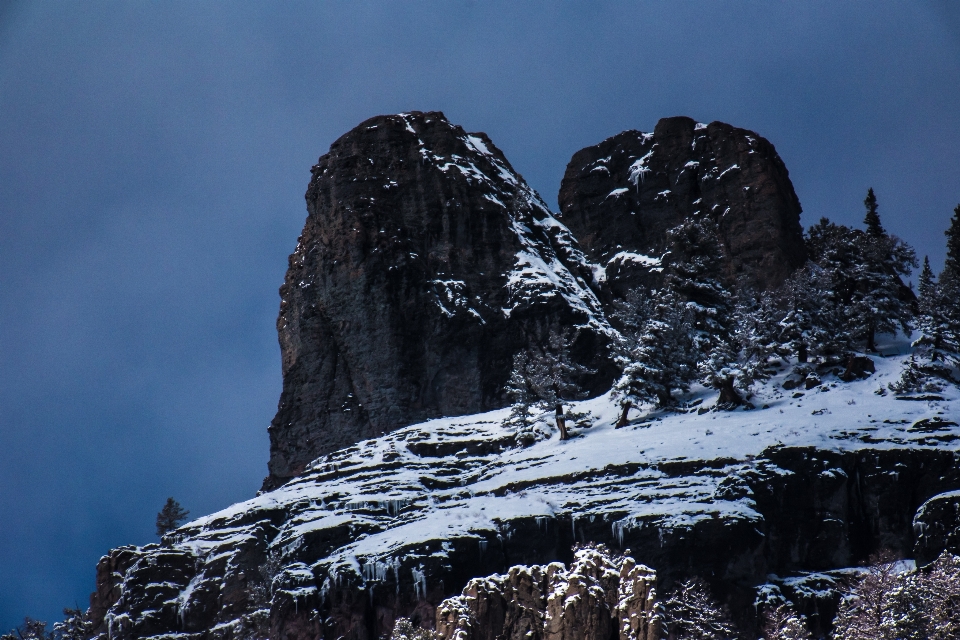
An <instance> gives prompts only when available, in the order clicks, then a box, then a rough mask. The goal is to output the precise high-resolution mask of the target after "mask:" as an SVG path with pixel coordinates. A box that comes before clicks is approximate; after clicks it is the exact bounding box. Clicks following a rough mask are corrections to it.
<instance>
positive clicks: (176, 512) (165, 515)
mask: <svg viewBox="0 0 960 640" xmlns="http://www.w3.org/2000/svg"><path fill="white" fill-rule="evenodd" d="M188 515H190V512H189V511H187V510H185V509H184V508H183V507H181V506H180V503H179V502H177V501H176V500H174V499H173V498H167V502H166V504H164V505H163V508H162V509H160V513H158V514H157V535H158V536H160V537H161V538H162V537H163V536H165V535H166V534H168V533H170V532H171V531H173V530H174V529H176V528H177V527H179V526H180V525H181V524H183V523H184V522H186V521H187V516H188Z"/></svg>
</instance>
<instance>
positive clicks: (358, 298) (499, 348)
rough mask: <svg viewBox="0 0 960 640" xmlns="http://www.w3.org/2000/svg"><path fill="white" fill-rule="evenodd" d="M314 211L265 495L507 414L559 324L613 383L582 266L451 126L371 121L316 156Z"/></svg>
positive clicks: (292, 295) (569, 241) (483, 150)
mask: <svg viewBox="0 0 960 640" xmlns="http://www.w3.org/2000/svg"><path fill="white" fill-rule="evenodd" d="M306 200H307V210H308V213H309V215H308V217H307V221H306V224H305V225H304V229H303V233H302V235H301V236H300V239H299V242H298V244H297V248H296V251H295V252H294V253H293V255H291V256H290V268H289V271H288V272H287V276H286V279H285V281H284V284H283V286H282V287H281V289H280V294H281V299H282V301H281V305H280V317H279V319H278V320H277V329H278V331H279V334H280V346H281V352H282V359H283V381H284V383H283V393H282V395H281V397H280V403H279V409H278V411H277V415H276V417H275V418H274V420H273V422H272V424H271V425H270V463H269V471H270V476H269V477H268V478H267V481H266V482H265V488H272V487H276V486H279V485H280V484H282V483H283V482H285V481H286V480H288V479H289V478H291V477H293V476H295V475H297V474H298V473H300V472H301V470H302V469H303V467H304V465H306V464H307V463H308V462H310V461H311V460H313V459H315V458H316V457H318V456H319V455H322V454H324V453H327V452H329V451H333V450H335V449H338V448H340V447H344V446H348V445H350V444H353V443H354V442H358V441H360V440H363V439H365V438H371V437H375V436H378V435H381V434H383V433H385V432H388V431H392V430H393V429H396V428H398V427H400V426H403V425H406V424H410V423H415V422H420V421H423V420H426V419H429V418H434V417H438V416H442V415H448V416H449V415H461V414H469V413H476V412H480V411H484V410H488V409H491V408H496V407H499V406H502V405H503V404H504V402H505V400H504V398H503V392H502V389H503V385H504V383H505V382H506V380H507V378H508V376H509V373H510V368H511V364H512V357H513V355H514V353H515V352H517V351H519V350H520V349H521V348H523V347H525V346H527V345H529V344H536V343H543V342H545V341H546V338H547V335H548V333H549V331H550V330H551V329H556V328H559V327H561V326H567V327H569V326H577V327H580V330H579V333H578V336H577V338H576V341H575V343H574V345H573V352H574V357H575V358H578V359H580V360H581V361H582V362H583V363H584V364H587V365H590V366H592V367H593V368H595V369H598V375H597V376H596V378H595V379H594V380H592V381H588V384H590V385H592V387H593V390H594V391H596V392H597V393H599V392H601V391H604V390H605V389H606V387H607V386H608V385H609V383H610V381H611V376H612V373H611V370H610V367H609V365H608V364H607V363H606V357H605V355H604V354H605V352H604V349H603V344H604V343H605V342H606V341H607V335H608V334H607V332H608V326H607V324H606V320H605V319H604V317H603V313H602V311H601V309H600V306H599V303H598V301H597V298H596V297H595V295H594V293H593V292H592V291H591V290H590V288H589V286H590V285H589V282H588V280H587V279H588V278H590V273H591V272H590V270H589V269H588V267H587V265H586V263H585V261H584V259H583V255H582V253H581V252H580V250H579V248H578V245H577V243H576V241H575V240H574V239H573V237H572V236H571V235H570V233H569V231H567V229H566V228H565V227H564V226H563V225H562V224H560V223H559V222H557V220H556V219H554V218H553V217H552V216H551V214H550V212H549V211H548V209H547V207H546V205H544V204H543V201H542V200H541V199H540V197H539V196H538V195H537V194H536V193H535V192H534V191H533V190H532V189H530V187H529V186H527V184H526V183H525V182H524V181H523V178H521V177H520V176H519V175H518V174H517V173H516V172H515V171H514V170H513V169H512V167H511V166H510V163H509V162H508V161H507V160H506V158H505V157H504V156H503V154H502V153H501V152H500V150H499V149H497V148H496V147H495V146H494V145H493V143H492V142H491V141H490V139H489V138H488V137H487V136H486V135H485V134H483V133H477V134H467V133H466V132H464V130H463V129H461V128H460V127H458V126H455V125H452V124H450V123H449V122H448V121H447V120H446V119H445V118H444V116H443V114H441V113H411V114H401V115H396V116H381V117H376V118H372V119H370V120H368V121H366V122H364V123H362V124H361V125H359V126H358V127H357V128H355V129H354V130H353V131H350V132H349V133H347V134H346V135H344V136H343V137H341V138H340V139H339V140H337V141H336V142H335V143H334V144H333V145H332V146H331V148H330V152H329V153H328V154H326V155H325V156H323V157H321V158H320V160H319V162H318V163H317V165H316V166H315V167H313V178H312V180H311V182H310V186H309V188H308V190H307V194H306Z"/></svg>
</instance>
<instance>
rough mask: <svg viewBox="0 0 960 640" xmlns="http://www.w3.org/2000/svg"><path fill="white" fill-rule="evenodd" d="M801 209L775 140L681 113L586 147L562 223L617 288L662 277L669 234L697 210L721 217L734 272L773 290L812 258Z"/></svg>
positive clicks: (567, 182) (572, 176)
mask: <svg viewBox="0 0 960 640" xmlns="http://www.w3.org/2000/svg"><path fill="white" fill-rule="evenodd" d="M800 210H801V209H800V201H799V200H798V199H797V195H796V193H795V192H794V189H793V184H792V183H791V182H790V177H789V175H788V173H787V168H786V167H785V166H784V164H783V162H782V161H781V160H780V156H779V155H777V152H776V149H774V147H773V145H772V144H770V143H769V142H768V141H767V140H765V139H764V138H762V137H761V136H759V135H757V134H756V133H753V132H752V131H747V130H745V129H738V128H736V127H732V126H730V125H728V124H724V123H722V122H713V123H711V124H709V125H707V124H698V123H697V122H695V121H693V120H691V119H690V118H684V117H676V118H664V119H662V120H660V122H658V123H657V126H656V127H655V128H654V130H653V133H642V132H640V131H624V132H623V133H619V134H617V135H615V136H613V137H611V138H608V139H606V140H604V141H603V142H601V143H599V144H597V145H594V146H592V147H587V148H585V149H581V150H580V151H578V152H577V153H575V154H574V155H573V158H572V159H571V160H570V164H569V165H567V170H566V173H565V174H564V177H563V182H562V183H561V186H560V212H561V218H560V219H561V220H562V221H563V223H564V224H566V225H567V226H568V227H569V228H570V230H571V231H572V232H573V234H574V235H575V236H576V237H577V240H579V241H580V245H581V246H582V247H583V250H584V252H585V253H586V254H587V256H588V258H589V259H590V260H591V261H592V262H594V263H597V264H599V265H600V266H601V267H603V271H602V272H601V276H600V277H602V278H605V279H606V280H607V282H608V283H609V286H611V287H612V288H613V289H614V290H615V291H616V290H622V289H624V288H626V287H630V286H636V285H637V284H638V283H643V284H647V285H649V284H652V283H656V281H657V273H658V269H659V268H660V264H659V260H660V258H662V256H663V253H664V251H665V250H666V232H667V231H668V230H669V229H671V228H672V227H675V226H677V225H678V224H680V223H681V222H682V221H683V220H685V219H687V218H689V217H690V216H692V215H694V214H695V213H697V212H699V213H701V214H703V215H708V216H710V217H712V218H713V219H714V220H715V221H716V222H717V226H718V228H719V231H720V236H721V241H722V243H723V245H724V250H725V253H726V262H727V269H728V274H729V275H730V276H731V277H732V278H735V279H736V278H740V277H744V278H745V279H746V281H747V282H749V283H750V284H753V285H756V286H758V287H760V288H769V287H771V286H775V285H777V284H779V283H780V282H782V281H783V279H784V278H785V277H786V276H787V275H789V274H790V272H791V271H793V270H794V269H796V268H797V267H799V266H800V265H802V264H803V263H804V261H805V260H806V251H805V249H804V243H803V233H802V229H801V227H800Z"/></svg>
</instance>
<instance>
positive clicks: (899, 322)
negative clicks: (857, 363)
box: [807, 198, 917, 351]
mask: <svg viewBox="0 0 960 640" xmlns="http://www.w3.org/2000/svg"><path fill="white" fill-rule="evenodd" d="M868 200H870V198H868ZM868 214H870V215H868V217H870V218H874V217H875V218H876V219H875V221H874V222H872V223H871V227H870V229H869V230H868V232H867V233H864V232H863V231H859V230H855V229H850V228H848V227H845V226H843V225H836V224H833V223H832V222H830V221H829V220H827V219H826V218H823V219H821V221H820V222H819V223H818V224H817V225H815V226H814V227H811V229H810V231H809V233H808V236H807V238H808V242H807V247H808V249H809V251H810V254H811V258H812V259H813V261H814V262H816V263H817V265H818V266H819V267H820V268H821V269H823V271H824V273H825V275H826V276H827V277H828V278H829V282H830V285H829V289H828V290H827V291H826V292H825V293H826V294H827V298H826V301H827V302H828V303H829V305H830V306H832V307H834V308H836V309H838V310H840V311H841V312H842V316H843V327H844V328H845V329H846V331H845V333H847V334H849V336H850V337H851V338H852V339H854V340H859V341H862V342H863V343H864V344H865V346H866V349H867V351H876V336H877V334H879V333H895V332H896V331H897V329H898V328H899V329H901V330H903V331H904V332H905V333H906V334H907V335H909V334H910V332H911V330H912V327H911V326H910V321H911V320H912V317H913V311H912V300H911V298H912V294H911V293H910V292H909V290H908V289H907V288H906V287H905V286H904V284H903V282H902V280H901V279H900V278H901V276H906V275H908V274H909V273H910V272H911V270H912V268H913V267H915V266H916V265H917V262H916V254H915V253H914V251H913V249H912V248H910V246H909V245H907V244H906V243H905V242H903V241H902V240H900V239H899V238H897V237H895V236H892V235H890V234H888V233H886V232H885V231H883V227H882V226H881V225H880V221H879V215H877V213H876V207H875V202H874V207H873V208H872V210H871V209H870V208H868Z"/></svg>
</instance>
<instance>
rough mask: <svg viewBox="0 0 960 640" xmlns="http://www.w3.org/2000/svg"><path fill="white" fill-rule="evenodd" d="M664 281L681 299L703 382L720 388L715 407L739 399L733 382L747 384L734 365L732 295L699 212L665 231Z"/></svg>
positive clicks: (711, 226)
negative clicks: (691, 330)
mask: <svg viewBox="0 0 960 640" xmlns="http://www.w3.org/2000/svg"><path fill="white" fill-rule="evenodd" d="M667 239H668V242H669V245H668V246H669V253H668V256H669V261H668V265H667V269H666V274H665V277H664V284H665V287H666V288H667V289H668V290H669V291H671V292H673V293H674V294H676V295H677V296H678V297H679V298H680V299H681V300H683V301H684V302H685V303H686V306H687V309H688V311H689V314H690V323H691V326H692V329H693V345H692V346H693V356H694V358H696V360H697V369H698V371H699V374H700V379H701V381H702V382H703V384H704V385H706V386H708V387H711V388H713V389H716V390H718V391H719V392H720V398H719V399H718V401H717V407H718V408H724V409H732V408H734V407H737V406H740V405H742V404H744V400H743V397H742V396H741V395H740V393H739V391H738V390H737V386H738V384H739V385H740V386H741V387H743V386H744V385H745V386H749V384H750V382H751V381H748V380H747V378H748V377H749V376H748V375H746V371H745V370H744V369H743V368H741V367H740V366H738V358H739V346H738V341H737V335H736V331H735V319H734V315H735V301H734V296H733V293H732V292H731V288H730V286H729V282H728V281H727V279H726V278H725V277H724V275H723V274H724V270H723V250H722V248H721V245H720V240H719V236H718V233H717V226H716V224H715V223H714V222H713V221H712V220H711V219H710V218H707V217H705V216H697V217H694V218H690V219H687V220H685V221H684V222H683V223H682V224H680V225H678V226H677V227H674V228H673V229H671V230H670V231H669V232H668V234H667Z"/></svg>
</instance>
